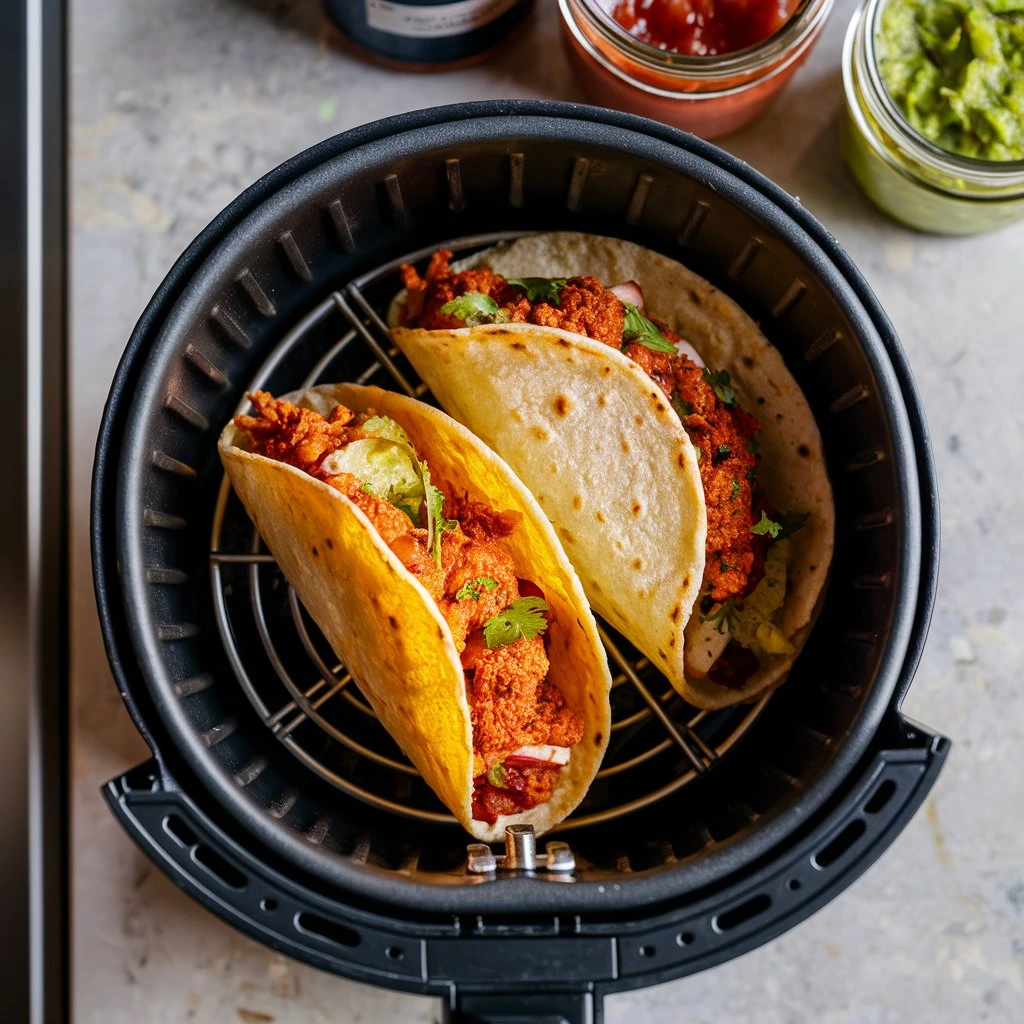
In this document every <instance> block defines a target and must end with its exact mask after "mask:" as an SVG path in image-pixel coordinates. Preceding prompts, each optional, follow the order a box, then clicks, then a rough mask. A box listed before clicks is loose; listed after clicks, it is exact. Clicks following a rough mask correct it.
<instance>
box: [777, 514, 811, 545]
mask: <svg viewBox="0 0 1024 1024" xmlns="http://www.w3.org/2000/svg"><path fill="white" fill-rule="evenodd" d="M810 518H811V513H810V512H784V513H783V514H782V515H781V516H779V526H780V530H779V540H785V538H786V537H792V536H793V534H794V533H796V531H797V530H802V529H803V528H804V527H805V526H806V525H807V520H808V519H810Z"/></svg>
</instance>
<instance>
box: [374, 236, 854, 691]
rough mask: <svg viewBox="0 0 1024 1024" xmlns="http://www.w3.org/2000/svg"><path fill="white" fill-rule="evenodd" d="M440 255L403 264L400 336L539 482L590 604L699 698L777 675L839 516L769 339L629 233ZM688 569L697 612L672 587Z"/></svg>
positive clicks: (809, 417)
mask: <svg viewBox="0 0 1024 1024" xmlns="http://www.w3.org/2000/svg"><path fill="white" fill-rule="evenodd" d="M449 259H450V253H448V252H446V251H443V250H442V251H439V252H437V253H435V254H434V256H433V257H432V258H431V260H430V263H429V266H428V267H427V268H426V271H425V273H424V275H423V276H422V277H421V276H420V274H419V273H418V272H417V270H416V269H415V268H414V267H411V266H405V267H403V276H404V281H405V286H406V287H405V291H404V292H403V293H402V295H401V296H399V297H398V298H397V299H396V302H395V303H394V304H393V307H392V313H391V316H392V323H393V324H394V325H395V326H394V329H393V336H394V339H395V342H396V344H397V345H398V347H399V348H400V349H401V350H402V351H403V352H404V353H405V355H406V356H407V357H408V358H409V360H410V361H411V362H412V364H413V366H414V367H415V368H416V370H417V371H418V372H419V374H420V376H421V377H422V378H423V380H424V381H425V382H426V383H427V385H428V386H429V387H430V388H431V390H432V391H433V392H434V394H435V395H436V396H437V398H438V400H439V401H440V403H441V404H442V406H444V408H445V409H447V410H448V411H449V412H450V413H451V414H452V415H453V416H454V417H455V418H456V419H458V420H460V421H461V422H462V423H464V424H466V425H467V426H468V427H469V428H470V429H471V430H473V432H474V433H475V434H477V435H478V436H479V437H480V438H482V439H483V440H484V441H485V442H486V443H487V444H489V445H490V446H491V447H492V448H494V450H495V451H497V452H498V454H499V455H501V456H502V457H503V458H504V459H505V460H506V461H507V462H508V463H509V464H510V465H511V466H512V468H513V469H514V470H515V471H516V473H517V474H518V475H519V477H520V478H521V479H522V480H523V482H524V483H525V484H526V485H527V486H528V487H529V488H530V489H531V490H532V491H533V492H534V494H535V496H536V497H537V500H538V501H539V503H540V504H541V506H542V507H543V509H544V511H545V512H546V514H547V515H548V516H549V517H550V518H551V520H552V522H553V523H554V524H555V526H556V528H557V530H558V533H559V536H560V537H561V538H562V540H563V542H564V545H565V549H566V552H567V554H568V555H569V557H570V559H572V561H573V563H574V565H575V566H576V569H577V571H578V572H579V574H580V579H581V581H582V583H583V586H584V589H585V590H586V592H587V596H588V598H589V599H590V602H591V605H592V606H593V608H594V609H595V611H597V612H598V613H599V614H601V615H602V616H604V617H606V618H607V619H609V621H610V622H611V623H612V624H613V625H614V626H615V627H616V628H617V629H619V630H620V632H622V633H623V635H624V636H626V638H627V639H629V640H630V641H631V642H632V643H633V644H634V645H635V646H636V647H638V648H639V649H640V650H641V651H642V652H643V653H644V654H646V655H647V657H648V658H649V659H650V660H651V661H652V662H653V663H654V664H655V665H657V666H658V667H659V668H661V669H662V671H664V672H665V674H666V675H667V676H668V678H669V679H670V680H671V682H672V684H673V685H674V686H675V688H676V689H677V690H678V691H679V693H681V694H682V695H683V697H684V698H686V700H688V701H689V702H691V703H692V704H694V705H696V706H698V707H702V708H718V707H725V706H728V705H731V704H737V703H742V702H746V701H750V700H754V699H755V698H757V697H758V696H760V695H761V694H762V693H764V692H766V691H767V690H769V689H771V688H772V687H773V686H776V685H778V684H779V683H780V682H781V681H782V680H783V679H784V678H785V677H786V674H787V673H788V671H789V669H790V667H791V666H792V664H793V662H794V660H795V658H796V655H797V653H798V652H799V650H800V648H801V646H802V645H803V643H804V641H805V640H806V637H807V635H808V633H809V631H810V627H811V624H812V622H813V619H814V616H815V614H816V611H817V607H818V604H819V599H820V597H821V594H822V593H823V588H824V583H825V580H826V577H827V574H828V568H829V564H830V561H831V557H832V547H833V529H834V526H833V521H834V514H833V505H832V493H831V487H830V484H829V480H828V475H827V472H826V468H825V459H824V452H823V449H822V443H821V437H820V434H819V432H818V429H817V425H816V424H815V421H814V416H813V414H812V413H811V410H810V408H809V406H808V404H807V401H806V399H805V398H804V396H803V394H802V392H801V391H800V388H799V386H798V385H797V383H796V381H795V380H794V379H793V377H792V375H791V374H790V372H789V371H788V369H787V368H786V366H785V363H784V362H783V360H782V357H781V355H780V354H779V352H778V350H776V349H775V348H774V347H773V346H772V345H771V344H770V343H769V342H768V340H767V339H766V338H765V337H764V335H763V334H762V333H761V331H760V330H759V329H758V327H757V325H756V324H755V323H754V322H753V320H751V319H750V317H748V316H747V315H746V314H745V313H744V312H743V311H742V310H741V309H740V307H739V306H737V305H736V303H734V302H733V301H732V300H730V299H729V298H728V297H727V296H725V295H723V294H722V293H721V292H720V291H718V290H717V289H716V288H714V287H713V286H712V285H711V284H710V283H709V282H707V281H706V280H704V279H703V278H701V277H698V276H697V275H696V274H693V273H692V272H690V271H689V270H687V269H686V268H685V267H683V266H682V265H681V264H679V263H677V262H675V261H674V260H671V259H668V258H667V257H665V256H662V255H661V254H659V253H655V252H652V251H649V250H647V249H644V248H642V247H640V246H638V245H634V244H632V243H629V242H624V241H620V240H617V239H610V238H603V237H597V236H592V235H583V234H577V233H572V232H560V233H552V234H541V235H531V236H527V237H524V238H521V239H519V240H517V241H515V242H512V243H509V244H503V245H500V246H497V247H495V248H492V249H489V250H486V251H484V252H481V253H478V254H476V255H475V256H473V257H471V258H470V259H469V260H467V261H464V262H463V263H460V264H457V265H454V266H453V265H450V264H449ZM677 435H682V436H683V437H685V438H687V439H688V441H687V442H686V443H687V444H688V445H689V448H690V449H692V451H693V454H694V456H695V457H693V458H690V457H688V455H687V450H686V449H685V448H684V447H683V446H681V445H680V444H679V442H678V439H677ZM623 495H624V496H625V497H626V501H625V502H624V503H623V502H620V501H618V499H619V498H620V497H622V496H623ZM613 502H614V503H615V505H616V507H615V511H614V513H613V514H609V512H610V511H611V509H610V506H611V504H612V503H613ZM624 508H625V511H624ZM681 509H684V510H685V511H686V513H687V515H688V517H689V523H690V525H689V527H687V526H686V525H684V524H682V523H681V522H680V510H681ZM701 517H703V518H704V521H705V522H704V524H703V525H701V526H699V527H698V525H696V524H698V522H699V520H700V519H701ZM705 527H706V528H705ZM687 528H688V529H689V530H690V532H689V533H688V534H687V538H688V539H689V540H691V542H693V541H695V542H696V543H697V546H698V547H699V551H695V550H693V549H692V546H691V548H690V549H687V548H685V545H681V544H680V536H679V535H678V531H679V530H681V529H682V530H686V529H687ZM694 579H696V580H697V581H699V582H697V584H696V586H695V588H694V592H693V596H692V601H691V603H692V611H691V604H688V603H687V601H686V600H685V599H683V597H684V596H685V595H680V594H678V593H677V594H676V595H673V594H672V584H673V583H675V584H681V583H682V582H684V581H685V582H686V583H687V584H689V585H693V584H694ZM623 580H628V581H629V585H628V586H624V585H623V584H622V581H623ZM608 581H613V582H612V583H610V584H609V582H608ZM652 595H653V596H652Z"/></svg>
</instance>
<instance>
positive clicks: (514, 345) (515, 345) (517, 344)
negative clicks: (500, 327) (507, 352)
mask: <svg viewBox="0 0 1024 1024" xmlns="http://www.w3.org/2000/svg"><path fill="white" fill-rule="evenodd" d="M502 333H503V334H508V333H509V332H508V331H502ZM512 348H513V349H514V350H515V351H516V352H525V351H526V346H525V345H524V344H523V343H522V342H521V341H513V342H512Z"/></svg>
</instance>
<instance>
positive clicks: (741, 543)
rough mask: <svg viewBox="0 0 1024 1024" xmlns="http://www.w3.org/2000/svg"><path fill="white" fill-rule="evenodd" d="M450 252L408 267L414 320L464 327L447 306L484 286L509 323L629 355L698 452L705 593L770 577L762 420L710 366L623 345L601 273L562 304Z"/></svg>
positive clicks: (620, 315) (564, 295)
mask: <svg viewBox="0 0 1024 1024" xmlns="http://www.w3.org/2000/svg"><path fill="white" fill-rule="evenodd" d="M450 258H451V253H450V252H448V251H447V250H444V249H441V250H438V251H437V252H435V253H434V255H433V256H432V257H431V259H430V263H429V265H428V267H427V270H426V273H425V274H424V276H423V277H420V275H419V274H418V273H417V271H416V269H415V268H414V267H411V266H409V265H405V266H403V267H402V275H403V279H404V283H405V287H406V290H407V296H408V297H407V300H406V307H405V320H406V322H407V323H408V324H410V325H412V326H419V327H423V328H426V329H428V330H439V329H450V328H459V327H464V326H465V322H464V321H463V320H462V319H460V318H459V317H457V316H453V315H451V314H447V313H442V312H441V309H442V307H443V306H444V305H445V304H446V303H448V302H450V301H451V300H452V299H454V298H457V297H459V296H461V295H465V294H466V293H467V292H480V293H482V294H484V295H487V296H488V297H489V298H492V299H494V301H495V302H496V303H497V304H498V306H499V308H500V309H501V311H502V314H503V319H504V322H512V323H532V324H537V325H538V326H543V327H560V328H562V329H564V330H567V331H573V332H574V333H577V334H583V335H585V336H586V337H588V338H593V339H595V340H597V341H601V342H604V343H605V344H606V345H610V346H611V347H613V348H617V349H620V350H621V351H622V352H624V353H625V355H627V356H628V357H629V358H630V359H632V360H633V361H634V362H635V363H637V364H638V365H639V366H640V367H641V368H642V369H643V370H644V372H645V373H647V375H648V376H649V377H650V378H651V379H652V380H653V381H655V382H656V383H657V384H658V385H659V387H661V389H662V390H663V391H664V392H665V394H666V396H667V397H668V398H669V400H670V401H671V402H672V404H673V407H674V408H675V409H676V411H677V412H678V413H679V415H680V418H681V420H682V422H683V426H684V427H685V428H686V431H687V433H688V434H689V436H690V440H691V441H692V442H693V444H694V445H695V446H696V447H697V448H698V449H699V452H698V455H699V458H698V463H697V464H698V466H699V468H700V476H701V483H702V484H703V486H704V494H705V497H706V505H707V522H708V533H707V561H706V567H705V573H704V582H705V585H706V591H707V593H708V594H709V595H710V597H711V599H712V600H713V601H716V602H717V601H726V600H728V599H730V598H741V597H744V596H745V595H747V594H749V593H750V592H751V591H752V590H753V589H754V587H755V586H756V585H757V583H758V581H759V580H760V579H761V577H762V575H763V573H764V551H765V547H766V544H767V538H766V537H762V536H758V535H756V534H753V533H751V532H750V527H751V526H753V525H754V524H755V523H756V522H757V521H758V519H759V518H760V513H761V509H762V507H763V499H762V497H761V495H760V493H759V490H758V487H757V457H756V455H755V453H754V450H753V449H754V446H755V444H756V441H755V438H756V435H757V433H758V431H759V430H760V426H759V424H758V422H757V420H755V419H754V417H753V416H751V415H749V413H747V412H745V411H744V410H743V409H741V408H739V407H738V406H736V405H729V404H726V403H725V402H724V401H722V399H721V398H720V397H719V396H718V395H717V394H716V393H715V389H714V386H713V385H712V383H710V382H709V381H708V379H707V377H706V375H705V371H704V370H702V368H701V367H699V366H697V364H696V363H694V362H693V361H692V360H691V359H689V358H688V357H687V356H686V355H683V354H681V353H679V354H669V353H666V352H656V351H654V350H653V349H650V348H648V347H646V346H645V345H641V344H639V343H636V342H633V343H626V344H625V345H624V344H623V338H622V335H623V328H624V309H625V307H624V306H623V303H622V300H621V299H620V298H619V297H618V296H617V295H616V294H615V293H614V292H612V291H611V290H609V289H608V288H605V287H604V286H603V285H602V284H601V283H600V282H598V281H597V280H596V278H593V277H579V278H569V279H568V281H567V282H566V284H565V286H564V287H563V288H561V290H560V291H559V294H558V303H557V304H553V303H551V302H548V301H539V302H534V303H531V302H530V301H529V299H528V298H527V297H526V293H525V289H523V288H522V287H520V286H519V285H511V284H509V283H508V281H506V279H505V278H504V277H502V276H501V275H500V274H496V273H494V271H492V270H489V269H487V268H479V269H475V270H463V271H460V272H458V273H454V272H453V271H452V269H451V267H450V266H449V260H450ZM654 322H655V323H656V324H657V326H658V328H659V330H661V332H662V334H663V335H664V336H665V337H666V338H667V339H668V340H669V341H671V342H677V341H679V337H678V335H676V334H674V333H673V332H672V331H670V330H668V329H667V328H666V327H665V326H664V325H663V324H661V323H659V322H658V321H654Z"/></svg>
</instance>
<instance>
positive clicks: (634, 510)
mask: <svg viewBox="0 0 1024 1024" xmlns="http://www.w3.org/2000/svg"><path fill="white" fill-rule="evenodd" d="M642 507H643V506H642V505H641V504H640V502H639V501H634V502H633V507H632V508H631V509H630V510H629V511H630V512H631V513H632V514H633V515H635V516H638V515H640V512H641V509H642Z"/></svg>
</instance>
